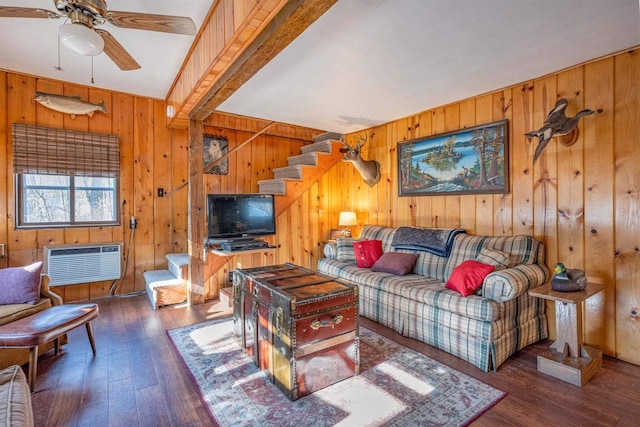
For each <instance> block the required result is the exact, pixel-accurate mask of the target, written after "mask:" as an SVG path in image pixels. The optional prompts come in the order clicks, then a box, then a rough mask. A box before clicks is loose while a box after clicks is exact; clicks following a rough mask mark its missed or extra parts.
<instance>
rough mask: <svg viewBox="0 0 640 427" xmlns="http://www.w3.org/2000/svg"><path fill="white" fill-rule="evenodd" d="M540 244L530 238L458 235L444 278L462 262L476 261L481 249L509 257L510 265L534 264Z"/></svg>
mask: <svg viewBox="0 0 640 427" xmlns="http://www.w3.org/2000/svg"><path fill="white" fill-rule="evenodd" d="M540 245H541V243H540V242H539V241H538V240H536V239H534V238H533V237H532V236H498V237H487V236H473V235H468V234H458V235H457V236H456V238H455V240H454V242H453V248H452V249H451V256H449V260H448V261H447V267H446V270H445V278H446V279H448V278H449V276H451V273H452V272H453V269H454V268H456V267H457V266H458V265H460V264H462V263H463V262H464V261H467V260H470V259H476V258H477V257H478V255H480V251H481V250H482V248H485V247H486V248H491V249H496V250H499V251H502V252H504V253H506V254H508V255H509V257H510V258H511V262H512V265H514V266H515V265H519V264H534V263H536V262H537V260H538V252H539V247H540Z"/></svg>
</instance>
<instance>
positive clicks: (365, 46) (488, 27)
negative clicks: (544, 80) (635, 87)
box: [219, 0, 640, 133]
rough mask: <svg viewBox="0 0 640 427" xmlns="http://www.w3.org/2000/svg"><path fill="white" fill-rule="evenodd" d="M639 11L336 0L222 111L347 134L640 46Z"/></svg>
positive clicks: (489, 0)
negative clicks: (335, 2)
mask: <svg viewBox="0 0 640 427" xmlns="http://www.w3.org/2000/svg"><path fill="white" fill-rule="evenodd" d="M638 4H639V2H638V0H339V1H338V3H337V4H336V5H335V6H333V7H332V8H331V9H330V10H329V11H328V12H327V13H325V14H324V15H323V16H322V17H320V19H319V20H318V21H316V22H315V24H314V25H313V26H311V27H310V28H309V29H307V31H306V32H305V33H303V34H302V35H301V36H300V37H299V38H298V39H297V40H295V41H294V42H293V43H292V44H291V45H290V46H289V47H288V48H287V49H286V50H285V51H283V52H282V53H281V54H280V55H279V56H277V57H276V58H275V59H274V60H272V61H271V62H270V63H269V64H267V66H266V67H264V68H263V69H262V70H261V71H260V72H259V73H258V74H257V75H256V76H255V77H254V78H253V79H251V80H250V81H249V82H248V83H247V84H245V85H244V86H243V87H242V88H241V89H240V90H239V91H237V92H236V93H235V94H234V95H233V96H232V97H231V98H230V99H228V100H227V101H226V102H224V103H223V104H222V105H221V106H220V107H219V110H221V111H226V112H232V113H237V114H243V115H247V116H252V117H261V118H265V119H271V120H276V121H283V122H288V123H295V124H302V125H305V126H310V127H313V128H318V129H324V130H329V131H336V132H342V133H348V132H353V131H356V130H359V129H362V128H367V127H371V126H372V125H375V124H379V123H385V122H388V121H391V120H394V119H397V118H401V117H405V116H408V115H411V114H414V113H416V112H419V111H423V110H427V109H429V108H433V107H437V106H440V105H443V104H447V103H451V102H453V101H457V100H460V99H464V98H468V97H471V96H473V95H476V94H481V93H485V92H488V91H492V90H496V89H500V88H502V87H506V86H509V85H512V84H516V83H519V82H523V81H526V80H529V79H532V78H535V77H539V76H542V75H545V74H548V73H551V72H553V71H557V70H560V69H562V68H565V67H569V66H572V65H575V64H578V63H580V62H583V61H586V60H589V59H592V58H596V57H599V56H602V55H605V54H609V53H613V52H615V51H618V50H622V49H626V48H628V47H632V46H636V45H638V44H640V16H639V12H638V9H639V7H638Z"/></svg>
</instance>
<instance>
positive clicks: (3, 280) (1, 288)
mask: <svg viewBox="0 0 640 427" xmlns="http://www.w3.org/2000/svg"><path fill="white" fill-rule="evenodd" d="M41 272H42V262H35V263H33V264H31V265H27V266H24V267H10V268H3V269H0V304H31V305H33V304H35V303H36V302H38V300H39V299H40V273H41Z"/></svg>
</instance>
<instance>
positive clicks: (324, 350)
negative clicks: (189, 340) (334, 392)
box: [233, 264, 360, 400]
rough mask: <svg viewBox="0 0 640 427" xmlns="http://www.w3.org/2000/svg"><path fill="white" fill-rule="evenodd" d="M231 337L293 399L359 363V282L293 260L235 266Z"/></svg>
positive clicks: (355, 370) (349, 372)
mask: <svg viewBox="0 0 640 427" xmlns="http://www.w3.org/2000/svg"><path fill="white" fill-rule="evenodd" d="M233 297H234V304H233V316H234V337H235V339H236V341H237V342H238V344H239V345H240V346H241V347H242V349H243V351H244V352H245V353H246V354H248V355H249V356H251V357H252V358H253V360H254V362H255V363H256V365H257V366H259V367H260V369H262V370H266V371H268V373H269V376H270V379H271V381H272V382H273V383H275V384H276V385H277V386H278V387H279V388H280V389H281V390H282V391H283V392H284V393H285V394H286V395H287V397H289V399H291V400H296V399H298V398H300V397H302V396H305V395H307V394H310V393H313V392H314V391H317V390H320V389H322V388H324V387H327V386H329V385H331V384H333V383H336V382H338V381H340V380H343V379H345V378H349V377H351V376H353V375H357V374H358V371H359V369H360V354H359V348H358V345H359V330H358V288H357V287H356V286H353V285H350V284H346V283H343V282H341V281H338V280H336V279H334V278H332V277H329V276H325V275H323V274H319V273H315V272H313V271H310V270H307V269H305V268H302V267H298V266H295V265H292V264H282V265H274V266H267V267H256V268H249V269H236V270H234V275H233Z"/></svg>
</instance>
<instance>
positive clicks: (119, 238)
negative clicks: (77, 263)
mask: <svg viewBox="0 0 640 427" xmlns="http://www.w3.org/2000/svg"><path fill="white" fill-rule="evenodd" d="M0 84H1V88H0V147H1V148H0V157H1V159H0V163H2V164H3V165H5V166H6V167H5V168H4V171H5V172H3V173H1V174H0V211H2V215H0V243H6V244H7V248H8V257H6V258H5V259H2V260H0V266H2V267H4V266H17V265H24V264H26V263H29V262H32V261H35V260H41V259H42V247H43V246H46V245H57V244H68V243H100V242H124V245H125V246H124V255H125V256H126V255H127V254H128V252H129V241H130V236H131V231H130V229H129V226H128V224H129V218H130V217H131V216H132V215H135V217H136V219H137V221H138V228H137V229H136V231H135V234H134V240H133V243H134V244H133V248H132V250H131V259H130V262H129V266H128V271H127V272H126V276H125V279H124V280H123V281H122V285H121V288H120V292H121V293H128V292H133V291H142V290H144V280H143V277H142V272H143V271H144V270H147V269H155V268H165V267H166V260H165V258H164V255H165V254H166V253H168V252H180V251H184V250H186V199H185V200H181V199H180V198H179V197H178V198H176V199H174V200H170V199H162V198H157V197H156V190H155V189H156V188H157V187H163V188H165V189H169V188H171V186H172V185H173V184H174V183H176V184H178V183H180V182H183V181H184V180H185V179H186V171H184V170H183V169H182V168H174V167H173V164H174V157H173V155H174V154H175V159H178V160H180V159H181V158H182V157H186V153H187V151H186V150H187V146H188V144H187V137H186V131H178V130H177V131H170V130H168V129H167V128H166V126H165V111H166V110H165V104H164V102H163V101H159V100H154V99H149V98H143V97H138V96H133V95H128V94H125V93H119V92H113V91H108V90H103V89H98V88H89V87H86V86H80V85H73V84H68V83H63V82H59V81H54V80H49V79H44V78H38V77H33V76H27V75H22V74H18V73H12V72H4V71H2V72H0ZM35 91H41V92H48V93H54V94H64V95H68V96H72V95H78V96H80V98H81V99H82V100H84V101H88V102H92V103H98V102H100V101H101V100H103V101H104V103H105V105H106V107H107V114H103V113H101V112H97V113H96V114H95V115H94V116H93V117H92V118H89V117H88V116H84V115H82V116H77V117H76V118H75V119H72V118H71V116H70V115H68V114H62V113H59V112H56V111H53V110H50V109H48V108H45V107H43V106H42V105H40V104H38V103H36V102H35V101H34V100H33V97H34V93H35ZM12 123H26V124H33V125H37V126H46V127H53V128H62V129H68V130H77V131H86V132H96V133H107V134H114V135H117V136H118V138H119V140H120V156H121V176H120V203H121V208H122V209H121V225H120V226H117V227H82V228H65V229H52V228H50V229H40V230H16V229H15V217H14V215H15V192H14V179H13V165H12V153H11V124H12ZM110 285H111V282H100V283H93V284H90V285H73V286H64V287H57V288H55V290H56V292H58V293H60V294H61V295H62V296H63V298H64V299H65V301H75V300H85V299H91V298H96V297H100V296H104V295H107V294H108V291H109V287H110Z"/></svg>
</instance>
